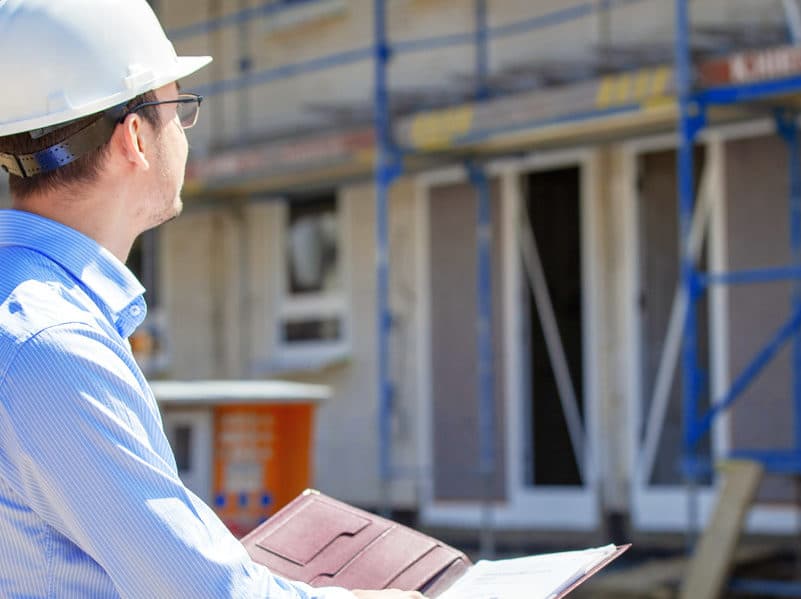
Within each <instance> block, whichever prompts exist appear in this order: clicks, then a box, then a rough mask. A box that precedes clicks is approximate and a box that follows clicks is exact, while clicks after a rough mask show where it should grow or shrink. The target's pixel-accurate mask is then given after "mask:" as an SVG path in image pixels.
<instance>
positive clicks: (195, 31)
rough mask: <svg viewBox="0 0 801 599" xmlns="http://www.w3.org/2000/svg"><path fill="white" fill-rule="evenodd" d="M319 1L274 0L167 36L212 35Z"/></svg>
mask: <svg viewBox="0 0 801 599" xmlns="http://www.w3.org/2000/svg"><path fill="white" fill-rule="evenodd" d="M319 1H320V0H290V1H287V0H278V1H277V2H276V1H275V0H273V1H272V2H266V3H265V4H262V5H260V6H253V7H251V8H245V9H242V10H238V11H236V12H232V13H231V14H228V15H225V16H222V17H217V18H216V19H208V20H206V21H201V22H198V23H193V24H192V25H187V26H186V27H177V28H175V29H170V30H169V31H168V32H167V36H168V37H169V38H170V39H171V40H179V39H183V38H187V37H194V36H196V35H203V34H204V33H212V32H213V31H217V30H218V29H224V28H225V27H231V26H233V25H240V24H242V23H247V22H248V21H252V20H253V19H257V18H261V17H269V16H271V15H275V14H278V13H280V12H282V11H284V10H287V9H293V8H300V7H301V6H305V5H308V4H313V3H314V2H319Z"/></svg>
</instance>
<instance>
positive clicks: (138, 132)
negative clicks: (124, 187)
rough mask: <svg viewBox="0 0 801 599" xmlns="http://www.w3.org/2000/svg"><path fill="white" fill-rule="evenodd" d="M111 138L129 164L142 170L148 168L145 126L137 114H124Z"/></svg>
mask: <svg viewBox="0 0 801 599" xmlns="http://www.w3.org/2000/svg"><path fill="white" fill-rule="evenodd" d="M112 139H113V140H114V143H115V145H117V147H118V148H119V150H120V151H121V152H122V156H124V158H125V159H126V160H127V161H128V163H129V164H130V165H131V166H133V167H134V168H137V167H138V168H142V169H144V170H148V169H149V168H150V161H149V160H148V158H147V153H148V150H149V146H148V136H147V128H146V127H145V123H144V121H143V120H142V118H141V117H140V116H139V115H138V114H136V113H134V114H129V115H128V116H126V117H125V120H124V121H123V122H122V123H121V124H120V125H119V126H118V127H117V128H116V129H115V131H114V135H113V138H112Z"/></svg>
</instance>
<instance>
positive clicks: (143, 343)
mask: <svg viewBox="0 0 801 599" xmlns="http://www.w3.org/2000/svg"><path fill="white" fill-rule="evenodd" d="M153 4H154V8H155V9H156V11H157V12H158V14H159V16H160V18H161V20H162V22H163V23H164V24H165V26H166V28H167V29H168V31H169V33H170V36H171V38H172V39H173V40H174V41H175V43H176V46H177V48H178V50H179V52H180V53H182V54H212V55H213V56H214V63H213V64H212V66H211V67H210V68H209V69H207V70H205V71H204V72H203V73H201V74H200V75H198V76H196V77H195V78H193V79H191V80H187V81H184V82H182V85H183V88H184V89H188V90H193V91H198V92H199V93H202V94H205V95H206V96H207V99H206V100H205V102H204V104H203V107H202V111H203V114H202V115H201V118H200V121H199V123H198V125H197V127H196V128H195V129H193V130H192V131H191V135H190V143H191V156H190V164H189V168H188V175H187V183H186V188H185V194H184V195H185V204H186V206H185V212H184V214H183V215H182V216H181V217H180V218H179V219H177V220H175V221H173V222H170V223H169V224H167V225H165V226H163V227H161V228H159V229H158V230H155V231H152V232H149V233H147V234H145V235H144V236H143V237H142V238H141V239H140V240H139V242H138V244H137V247H136V248H135V251H134V253H133V254H132V256H131V260H130V264H131V266H132V268H133V269H134V270H135V271H136V272H138V273H139V275H140V276H141V278H142V280H143V282H144V283H145V286H146V287H147V289H148V292H147V293H148V295H147V299H148V304H149V306H150V312H149V316H148V321H147V322H146V323H145V325H144V327H143V328H142V329H141V330H140V331H138V332H137V334H136V335H135V336H134V338H133V340H132V343H133V346H134V350H135V351H136V353H137V355H138V357H139V358H140V363H141V364H142V367H143V369H145V371H146V373H147V374H148V375H149V376H150V378H152V379H154V380H155V379H175V380H192V379H269V378H278V379H285V380H292V381H298V382H302V383H314V384H321V385H326V386H328V387H330V389H331V396H330V397H329V398H328V399H326V400H324V401H322V402H321V403H320V405H319V407H318V409H317V412H316V419H315V429H314V437H313V438H314V442H313V462H314V479H313V483H314V485H315V486H316V487H317V488H319V489H321V490H323V491H324V492H326V493H329V494H331V495H334V496H336V497H338V498H339V499H342V500H344V501H348V502H352V503H355V504H358V505H362V506H366V507H373V508H376V507H379V506H381V505H383V504H386V503H387V502H388V503H389V505H390V507H392V508H393V509H396V510H411V511H414V512H416V513H417V514H418V515H419V516H420V519H421V522H422V523H424V524H426V525H431V526H450V527H465V528H477V527H479V526H480V525H481V524H482V523H483V522H486V517H487V512H486V506H487V505H488V500H489V503H490V504H491V506H492V514H491V519H492V524H493V526H494V527H495V528H498V529H524V530H551V531H553V530H556V531H585V532H593V531H596V532H597V531H601V530H604V528H605V527H607V526H608V525H609V523H610V522H614V521H626V522H628V523H629V524H630V529H631V530H632V531H641V532H648V531H682V530H684V529H685V527H686V526H687V521H688V518H690V517H691V514H689V513H688V510H690V509H692V507H691V506H692V505H693V503H692V502H690V501H688V498H689V497H688V494H689V493H695V494H696V495H697V497H698V500H699V502H698V509H699V517H700V519H701V521H703V520H704V518H706V516H707V514H708V513H709V509H710V506H711V505H712V501H713V499H714V497H715V488H716V480H717V478H716V476H715V475H714V474H713V473H712V472H710V471H708V470H703V471H701V472H700V473H699V474H698V477H697V480H696V485H695V488H694V489H689V490H688V487H687V486H686V484H685V480H684V477H683V476H682V470H681V468H680V463H681V458H682V443H683V441H682V409H683V407H682V406H683V404H682V386H681V380H682V372H683V367H682V362H681V359H680V352H679V347H680V341H681V332H682V329H681V326H680V325H681V322H682V320H681V317H680V313H681V296H680V294H678V293H677V289H678V286H679V274H680V251H679V248H680V243H679V239H680V226H679V209H678V200H677V198H678V196H679V186H678V180H679V179H678V178H677V148H678V146H679V137H678V135H677V122H678V117H679V110H678V108H679V106H678V103H677V89H678V86H677V77H676V73H677V71H676V68H675V63H674V42H675V35H676V33H677V31H676V27H675V26H674V22H675V19H674V13H675V5H674V2H669V1H667V0H584V1H582V0H570V1H564V0H486V1H481V0H386V2H384V3H383V7H384V11H385V13H386V14H385V15H384V17H383V18H380V17H381V15H376V13H375V7H376V6H378V5H379V4H381V3H376V2H374V1H373V0H274V1H272V2H263V1H262V0H203V1H198V0H193V1H189V0H158V1H154V2H153ZM799 8H801V7H799V6H798V4H796V3H795V2H793V1H789V2H788V1H784V2H783V1H781V0H775V1H766V0H694V1H693V2H690V10H691V20H692V34H691V35H690V36H689V40H688V42H689V43H688V49H689V50H690V52H691V57H692V60H693V62H694V64H695V65H696V67H698V68H697V69H696V71H695V73H696V75H697V77H698V79H696V80H694V84H698V85H701V84H703V83H704V82H706V83H708V84H709V85H712V84H729V83H747V82H749V81H763V80H768V81H770V80H779V79H781V80H785V79H787V78H792V77H795V78H798V76H799V75H801V52H799V51H798V50H797V49H793V48H792V44H793V43H794V41H795V40H797V39H798V37H797V36H798V35H801V13H799ZM377 17H378V18H377ZM382 23H383V24H384V25H385V28H386V36H387V45H386V46H383V45H380V44H379V46H380V48H383V49H385V50H388V54H382V53H381V52H379V53H378V55H377V54H376V52H375V51H374V50H375V39H376V35H377V31H379V30H380V28H381V24H382ZM382 59H386V69H385V70H383V69H382V68H381V65H382V64H384V63H383V61H382ZM382 73H384V74H385V75H386V78H387V95H388V101H387V103H386V105H385V106H384V108H383V109H382V108H381V106H382V104H381V102H380V97H378V96H380V90H379V93H376V92H377V90H376V87H377V79H376V77H380V76H381V74H382ZM704 78H706V79H704ZM796 84H797V85H799V87H796V89H801V83H799V82H796ZM379 88H380V86H379ZM779 91H781V93H782V94H784V93H785V91H786V90H783V91H782V90H779ZM377 97H378V98H377ZM377 102H378V103H377ZM775 105H778V106H781V107H785V108H793V107H795V106H796V105H797V102H796V101H795V99H794V98H793V97H784V96H783V97H781V98H780V100H779V101H777V102H773V103H766V102H760V103H752V104H749V105H747V106H746V105H743V106H739V105H737V106H729V107H726V108H723V109H719V110H715V111H711V112H710V113H709V116H710V122H709V126H708V127H707V128H705V129H704V131H703V133H702V134H701V135H700V136H699V137H698V139H697V142H696V144H695V155H694V158H695V166H696V168H695V181H696V182H697V185H696V191H697V194H698V198H699V199H698V202H697V205H699V206H702V209H700V210H698V211H697V212H698V216H697V217H696V218H695V220H694V222H695V224H694V225H693V226H694V230H695V233H694V239H695V241H694V246H693V247H694V248H695V253H696V254H697V255H698V260H699V262H700V264H701V265H702V266H703V267H704V268H707V267H708V268H709V269H710V270H715V271H732V270H744V269H756V268H762V267H765V266H777V265H786V264H789V263H791V262H792V260H793V252H792V244H791V242H790V237H791V231H790V225H789V223H790V222H791V218H790V216H789V215H790V212H789V209H788V201H787V198H788V196H790V185H791V179H790V177H789V176H788V165H789V160H790V158H789V156H790V154H789V153H788V151H787V144H786V143H785V142H784V141H783V140H782V138H781V137H780V136H778V135H777V134H776V123H775V120H774V112H772V110H773V107H774V106H775ZM376 106H379V109H378V110H377V109H376ZM382 135H385V136H386V138H387V139H388V138H390V137H391V140H392V142H393V145H394V147H395V148H399V151H398V152H397V153H396V152H389V153H387V152H386V151H385V150H386V147H385V144H381V143H379V142H380V140H381V139H382V138H381V136H382ZM387 139H385V140H384V141H387ZM379 158H380V159H381V160H382V161H384V162H385V163H387V164H389V165H390V167H392V166H397V167H399V171H400V172H399V173H395V174H398V175H399V176H398V177H397V178H395V179H394V180H393V182H392V185H391V187H388V227H387V230H386V231H385V232H384V231H381V230H380V223H381V222H382V214H380V213H379V214H377V212H376V210H377V206H379V209H380V207H381V204H380V202H379V203H377V202H376V196H377V194H378V195H380V193H381V189H379V187H377V182H378V183H380V182H381V179H380V177H379V178H377V177H376V175H375V164H376V160H377V159H379ZM795 166H796V167H801V164H798V163H796V164H795ZM400 167H402V168H400ZM389 174H392V173H389ZM389 174H388V173H386V172H385V175H387V177H388V176H389ZM384 182H386V178H385V179H384ZM482 189H483V190H484V192H485V193H484V194H483V195H482ZM482 198H483V199H484V200H488V203H487V204H486V205H484V208H487V207H488V208H489V211H488V213H487V211H485V212H484V213H481V211H480V208H481V207H482ZM377 223H378V230H377ZM382 240H385V241H386V243H387V248H388V264H389V268H388V271H386V272H387V273H388V277H389V278H388V307H389V315H390V316H391V318H390V319H389V320H391V326H390V327H389V328H388V332H387V334H386V335H383V334H382V332H381V331H380V330H379V329H380V327H379V322H385V319H382V318H380V317H379V314H380V313H381V312H382V304H381V301H382V300H381V293H380V291H381V286H380V285H379V283H380V276H381V272H383V271H381V270H380V269H378V270H377V268H376V263H377V256H382V255H383V251H379V250H381V242H382ZM482 243H483V244H485V245H483V246H482ZM487 243H488V244H489V245H486V244H487ZM487 249H489V250H490V252H489V255H490V256H491V259H490V260H489V262H486V258H487V255H488V254H487V253H486V250H487ZM482 267H483V268H482ZM482 288H483V289H484V293H483V294H482V292H481V290H482ZM792 290H793V284H792V283H791V282H788V281H782V280H775V279H771V280H769V281H767V282H765V283H764V284H761V285H752V286H731V287H713V288H712V289H711V291H710V293H709V294H708V295H706V296H705V297H704V299H703V300H701V301H699V302H698V303H697V304H694V305H695V312H694V313H695V315H696V317H697V321H698V326H697V332H698V335H697V337H698V347H699V362H700V363H701V366H703V369H702V371H705V372H706V373H707V376H705V377H702V378H701V379H700V380H699V381H696V382H698V385H697V386H698V389H700V392H699V394H698V397H699V401H700V404H701V406H702V407H703V406H708V405H709V403H710V400H709V398H710V397H721V396H723V395H724V394H725V392H726V389H727V388H728V387H729V385H730V384H731V383H732V381H735V380H736V379H737V377H738V375H739V372H740V370H741V369H742V368H743V367H745V366H746V365H747V364H749V362H750V361H751V359H752V357H753V355H754V354H755V353H758V352H759V351H760V348H762V347H763V345H764V344H765V343H767V342H768V341H770V340H771V338H772V337H773V336H774V334H775V331H776V328H777V327H779V326H780V325H781V324H782V323H783V322H784V320H785V316H786V314H787V313H788V312H789V311H790V309H791V307H792V306H793V303H792V293H791V292H792ZM490 309H491V319H490V322H491V325H492V326H491V329H487V328H486V327H483V326H478V325H477V323H478V322H484V323H485V324H486V319H485V320H484V321H482V320H481V319H479V318H477V315H480V314H482V311H483V313H484V315H485V316H486V315H487V314H489V311H490ZM490 332H491V342H489V343H484V344H483V345H482V343H481V339H482V335H483V336H484V337H483V338H484V339H485V341H487V340H490V338H489V337H487V335H488V334H490ZM382 339H386V343H387V346H388V352H386V353H384V352H383V351H382ZM774 353H775V356H774V359H773V360H772V361H771V362H770V364H766V365H765V366H764V368H761V369H760V370H759V372H758V376H757V377H756V378H755V379H754V380H753V381H751V384H750V385H749V386H748V387H747V389H746V391H745V392H744V396H743V398H742V399H741V400H739V401H738V402H737V403H736V404H735V405H734V406H733V407H732V409H731V410H730V411H728V412H726V413H724V414H723V415H721V417H719V418H716V419H715V420H714V421H713V424H712V427H711V432H710V434H709V435H704V436H703V438H702V440H701V442H700V444H699V445H698V446H697V447H698V452H697V453H698V456H699V457H700V458H702V461H703V458H706V462H710V463H711V462H714V461H715V460H716V459H717V458H720V457H723V456H726V455H728V454H729V453H730V452H731V451H733V450H736V449H746V448H747V449H771V450H772V449H777V448H778V449H785V448H786V449H788V450H795V449H796V445H795V443H796V439H795V436H794V435H795V434H796V429H797V421H796V420H794V419H795V418H797V416H795V415H794V414H795V412H794V408H793V402H794V391H793V389H794V384H795V382H794V381H795V377H794V376H793V372H794V370H795V369H794V367H793V360H794V354H793V351H792V346H791V345H785V346H782V348H781V349H777V351H776V352H774ZM381 356H388V357H387V361H386V364H385V367H386V368H385V371H386V381H387V385H381V384H380V380H379V379H380V377H381V369H380V368H379V366H380V365H381V364H380V360H381ZM482 360H483V362H482ZM482 364H483V366H481V365H482ZM487 365H490V366H491V367H492V368H491V375H492V376H490V377H487V376H484V375H486V374H487V370H486V366H487ZM482 377H483V378H482ZM383 389H389V391H387V392H386V395H384V392H383V391H382V390H383ZM482 389H483V390H484V393H483V394H482ZM487 389H490V390H491V393H490V397H489V401H488V398H487ZM390 391H391V393H390ZM387 398H390V399H391V401H388V399H387ZM197 426H201V427H202V426H208V424H203V423H202V422H199V423H198V424H197ZM382 459H383V461H382ZM795 482H796V479H795V478H794V477H793V476H779V475H773V476H771V477H768V478H767V479H766V482H765V483H764V484H763V486H762V489H761V491H760V495H759V502H758V505H757V506H756V507H755V509H754V510H752V512H751V515H750V520H749V526H750V527H751V529H752V530H754V531H758V532H766V533H771V534H788V533H794V532H796V531H797V530H798V519H799V511H798V505H797V501H796V499H797V497H796V488H795Z"/></svg>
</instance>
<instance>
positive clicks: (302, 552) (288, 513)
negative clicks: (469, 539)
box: [242, 490, 471, 597]
mask: <svg viewBox="0 0 801 599" xmlns="http://www.w3.org/2000/svg"><path fill="white" fill-rule="evenodd" d="M242 543H243V544H244V546H245V548H246V549H247V551H248V553H249V554H250V557H251V558H252V559H253V561H255V562H256V563H259V564H263V565H265V566H267V567H268V568H269V569H270V570H271V571H272V572H274V573H275V574H278V575H280V576H283V577H285V578H288V579H290V580H298V581H301V582H306V583H308V584H310V585H312V586H316V587H319V586H340V587H345V588H347V589H375V590H377V589H387V588H399V589H404V590H418V591H421V592H422V593H424V594H425V595H426V596H427V597H436V596H437V595H439V594H440V593H442V592H444V591H445V590H446V589H447V588H448V587H449V586H450V585H451V584H453V583H454V582H455V581H456V580H457V579H458V578H459V577H461V576H462V574H464V573H465V571H467V569H468V568H469V567H470V565H471V563H470V560H469V559H468V558H467V557H466V556H465V555H464V553H462V552H461V551H458V550H456V549H454V548H453V547H449V546H448V545H445V544H444V543H442V542H441V541H438V540H437V539H434V538H432V537H429V536H426V535H424V534H422V533H419V532H417V531H415V530H412V529H410V528H407V527H405V526H403V525H401V524H398V523H397V522H392V521H391V520H387V519H385V518H381V517H379V516H376V515H374V514H371V513H369V512H365V511H363V510H360V509H358V508H355V507H353V506H350V505H347V504H345V503H342V502H340V501H337V500H335V499H332V498H331V497H327V496H326V495H323V494H321V493H319V492H317V491H311V490H308V491H305V492H304V493H303V494H302V495H300V496H298V497H296V498H295V499H294V500H293V501H292V502H291V503H289V504H288V505H286V506H285V507H283V508H282V509H281V510H279V511H278V512H277V513H276V514H275V515H273V516H272V517H271V518H270V519H269V520H267V521H266V522H264V523H263V524H262V525H260V526H259V527H257V528H256V529H255V530H253V531H252V532H250V533H249V534H247V535H246V536H245V537H243V538H242Z"/></svg>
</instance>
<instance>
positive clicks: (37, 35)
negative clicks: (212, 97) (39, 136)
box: [0, 0, 211, 137]
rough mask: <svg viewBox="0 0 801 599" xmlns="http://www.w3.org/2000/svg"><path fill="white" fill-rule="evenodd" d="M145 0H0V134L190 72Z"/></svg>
mask: <svg viewBox="0 0 801 599" xmlns="http://www.w3.org/2000/svg"><path fill="white" fill-rule="evenodd" d="M209 62H211V57H209V56H193V57H179V56H177V55H176V53H175V49H174V48H173V46H172V44H171V43H170V41H169V40H168V39H167V36H166V35H165V33H164V30H163V29H162V27H161V25H160V24H159V22H158V19H157V18H156V15H155V14H153V10H152V9H151V8H150V6H149V4H148V3H147V2H146V1H145V0H0V81H2V82H3V90H2V93H0V137H2V136H5V135H13V134H15V133H21V132H24V131H32V130H35V129H40V128H45V127H50V126H53V125H58V124H60V123H66V122H68V121H72V120H75V119H77V118H80V117H83V116H88V115H90V114H94V113H97V112H101V111H103V110H105V109H107V108H110V107H112V106H116V105H118V104H121V103H123V102H127V101H128V100H131V99H132V98H135V97H136V96H138V95H140V94H142V93H145V92H147V91H151V90H154V89H157V88H159V87H161V86H163V85H166V84H168V83H171V82H173V81H177V80H178V79H181V78H182V77H186V76H187V75H189V74H191V73H194V72H195V71H197V70H198V69H200V68H201V67H203V66H205V65H207V64H208V63H209Z"/></svg>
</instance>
